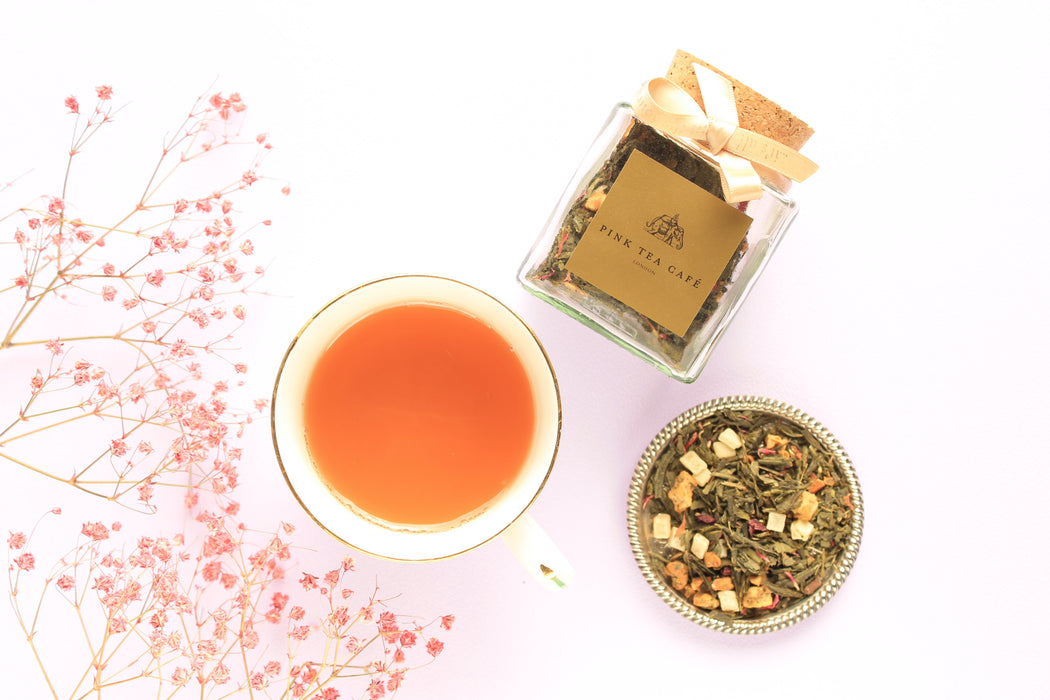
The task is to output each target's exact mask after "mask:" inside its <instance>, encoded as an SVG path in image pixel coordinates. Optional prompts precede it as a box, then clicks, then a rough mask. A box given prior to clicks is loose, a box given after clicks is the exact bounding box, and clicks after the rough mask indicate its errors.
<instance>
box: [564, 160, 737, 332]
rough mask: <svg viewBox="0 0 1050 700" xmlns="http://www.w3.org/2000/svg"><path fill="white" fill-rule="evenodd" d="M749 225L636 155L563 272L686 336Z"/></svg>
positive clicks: (733, 211)
mask: <svg viewBox="0 0 1050 700" xmlns="http://www.w3.org/2000/svg"><path fill="white" fill-rule="evenodd" d="M750 226H751V217H749V216H748V215H747V214H744V213H743V212H741V211H740V210H738V209H737V208H736V207H734V206H732V205H731V204H727V203H726V202H724V201H722V200H721V199H719V198H718V197H716V196H714V195H713V194H711V193H710V192H708V191H707V190H705V189H703V188H702V187H699V186H697V185H696V184H694V183H692V182H690V181H689V180H687V179H685V178H684V177H682V176H681V175H678V174H677V173H675V172H673V171H672V170H670V169H669V168H667V167H665V166H663V165H661V164H660V163H658V162H657V161H655V160H653V159H652V158H650V157H649V156H647V155H645V154H644V153H642V152H640V151H634V152H633V153H632V154H631V155H630V157H629V158H628V159H627V163H626V165H624V167H623V170H622V171H621V172H620V176H619V177H618V178H616V181H615V182H614V183H613V185H612V187H611V188H610V189H609V192H608V194H607V195H606V197H605V200H604V201H603V202H602V203H601V206H600V207H599V209H598V211H597V212H596V213H595V215H594V218H593V219H592V220H591V223H590V225H589V226H588V227H587V230H586V231H584V233H583V236H582V237H581V238H580V242H579V244H578V245H577V246H576V250H575V251H573V254H572V256H571V257H570V258H569V261H568V263H567V267H568V269H569V271H570V272H571V273H572V274H574V275H578V276H579V277H582V278H583V279H585V280H587V281H588V282H590V283H591V284H593V285H594V286H596V287H598V288H599V289H601V290H602V291H604V292H605V293H606V294H609V295H610V296H612V297H614V298H616V299H617V300H619V301H620V302H622V303H624V304H626V305H627V306H630V307H631V308H633V309H634V310H635V311H637V312H638V313H640V314H642V315H643V316H647V317H648V318H649V319H651V320H652V321H655V322H656V323H658V324H660V325H661V326H664V327H665V328H667V329H669V330H670V331H671V332H672V333H674V334H675V335H678V336H684V335H685V334H686V331H688V330H689V325H690V324H691V323H692V321H693V319H694V318H696V315H697V313H698V312H699V311H700V307H701V306H702V305H703V303H704V301H705V300H706V299H707V297H708V295H709V294H710V293H711V289H712V287H713V286H714V284H715V282H716V281H717V280H718V277H719V275H721V274H722V271H723V270H724V269H725V267H726V265H728V264H729V260H730V258H732V256H733V253H734V252H735V251H736V249H737V248H738V247H739V246H740V243H741V241H742V240H743V239H744V236H745V235H746V234H747V230H748V228H749V227H750Z"/></svg>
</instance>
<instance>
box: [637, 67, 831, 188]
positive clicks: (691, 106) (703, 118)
mask: <svg viewBox="0 0 1050 700" xmlns="http://www.w3.org/2000/svg"><path fill="white" fill-rule="evenodd" d="M693 71H694V72H695V73H696V79H697V82H698V83H699V85H700V94H701V95H702V96H703V98H704V106H705V107H707V112H706V113H705V112H704V110H703V108H701V107H700V105H699V104H697V103H696V100H694V99H693V98H692V97H691V96H690V95H689V93H688V92H686V91H685V90H683V89H682V88H681V87H679V86H678V85H676V84H675V83H672V82H671V81H670V80H667V79H666V78H654V79H652V80H650V81H649V82H648V83H646V84H645V85H644V86H643V87H642V89H641V90H640V91H639V92H638V94H637V95H636V96H635V99H634V102H633V104H632V107H633V108H634V111H635V114H636V115H637V116H638V118H639V119H641V120H642V121H644V122H646V123H647V124H649V125H650V126H653V127H655V128H657V129H659V130H660V131H663V132H664V133H667V134H671V135H673V136H678V137H682V138H688V139H693V140H695V141H697V142H699V143H700V144H701V145H702V146H704V147H705V148H706V149H707V150H708V151H710V153H711V155H712V156H713V157H714V159H715V161H716V162H717V163H718V165H719V170H720V175H721V178H722V191H723V193H724V195H725V200H726V201H727V202H730V203H737V202H746V201H748V200H752V199H758V198H759V197H761V196H762V180H761V178H760V177H759V176H758V173H757V172H756V171H755V168H754V165H752V164H756V165H761V166H763V167H766V168H769V169H770V170H774V171H776V172H778V173H780V174H781V175H785V176H787V177H789V178H791V179H792V180H794V181H795V182H802V181H803V180H805V179H806V178H807V177H809V176H810V175H812V174H813V173H815V172H816V171H817V165H816V163H814V162H813V161H811V160H810V159H808V158H806V157H805V156H803V155H801V154H800V153H799V152H798V151H795V150H793V149H791V148H788V147H787V146H785V145H784V144H782V143H780V142H779V141H776V140H774V139H771V138H769V137H767V136H763V135H762V134H757V133H755V132H754V131H748V130H747V129H742V128H741V127H740V123H739V121H738V119H737V107H736V98H735V97H734V96H733V84H732V83H731V82H729V81H728V80H726V79H725V78H724V77H722V76H721V75H719V74H718V73H715V72H714V71H712V70H710V69H708V68H705V67H704V66H701V65H699V64H697V63H694V64H693Z"/></svg>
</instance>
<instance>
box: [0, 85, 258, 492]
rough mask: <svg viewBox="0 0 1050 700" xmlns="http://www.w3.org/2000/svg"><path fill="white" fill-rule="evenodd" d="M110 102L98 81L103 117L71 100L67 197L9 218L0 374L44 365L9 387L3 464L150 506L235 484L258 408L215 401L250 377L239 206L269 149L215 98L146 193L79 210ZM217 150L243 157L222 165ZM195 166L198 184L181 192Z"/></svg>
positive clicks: (4, 237)
mask: <svg viewBox="0 0 1050 700" xmlns="http://www.w3.org/2000/svg"><path fill="white" fill-rule="evenodd" d="M113 94H114V91H113V88H112V87H111V86H108V85H101V86H97V87H96V88H95V95H96V96H97V100H98V101H97V104H96V106H95V107H94V109H93V110H87V109H86V108H84V107H83V106H82V105H81V104H80V102H79V101H78V100H77V98H76V97H72V96H71V97H69V98H67V99H66V103H65V104H66V107H67V109H68V110H69V111H70V112H71V113H73V114H74V115H76V116H75V117H73V118H74V121H75V124H74V131H73V138H72V145H71V148H70V149H69V155H68V162H67V166H66V173H65V177H64V178H63V179H62V181H61V182H60V188H59V189H58V191H56V192H53V193H50V194H46V195H43V196H41V197H40V198H39V199H38V204H37V205H36V206H30V207H24V208H22V209H19V210H16V211H15V212H13V213H12V214H11V215H9V216H7V217H3V218H0V221H2V222H4V224H3V225H4V226H6V227H8V228H7V231H6V232H5V231H4V229H2V228H0V243H2V242H4V241H9V242H10V243H9V244H8V245H3V246H0V280H2V279H8V280H10V284H9V286H6V287H3V286H0V371H4V370H5V369H6V368H7V367H8V366H10V365H11V364H14V362H12V363H8V362H5V360H6V359H8V358H10V359H11V360H13V361H17V363H18V364H20V365H24V364H25V363H26V362H35V363H36V364H37V367H36V368H34V369H33V370H31V372H30V376H29V383H28V386H27V385H25V384H22V383H21V382H19V381H16V382H14V384H18V385H19V386H22V387H26V388H25V390H24V393H20V392H18V391H11V392H6V396H5V397H3V398H0V463H5V462H6V463H7V464H9V465H16V466H20V467H23V468H26V469H28V470H30V471H32V472H34V473H37V474H40V475H41V476H43V477H45V478H50V479H52V480H54V481H57V482H63V483H67V484H69V485H71V486H73V487H74V488H75V489H78V490H80V491H84V492H88V493H93V494H95V495H98V496H102V497H103V498H106V499H108V500H112V501H117V502H120V503H122V504H124V505H127V506H130V507H133V508H135V509H139V510H146V511H149V510H152V509H153V508H154V507H155V503H154V497H155V495H156V489H157V488H159V487H162V486H166V485H170V484H175V485H179V486H182V487H186V486H188V487H190V488H193V489H198V490H207V491H212V492H215V493H219V494H227V495H228V494H229V492H230V490H231V489H232V488H234V487H235V486H236V483H237V478H238V471H237V466H238V465H237V463H236V462H237V460H236V459H233V458H231V457H230V456H229V455H228V451H229V447H230V439H231V436H234V435H237V434H240V433H241V432H242V431H243V428H244V426H245V425H246V424H247V423H249V422H251V421H252V420H253V417H254V416H257V415H258V413H259V412H260V411H262V410H263V409H264V406H263V405H262V404H260V403H258V402H256V403H255V405H254V406H253V405H252V404H251V399H245V400H243V403H242V402H241V400H240V399H238V401H236V402H235V401H226V402H223V403H221V404H217V403H215V402H209V401H207V398H206V397H207V396H208V395H209V394H210V393H211V387H214V386H217V385H219V384H221V383H223V382H228V381H229V380H228V377H229V376H237V375H243V374H245V373H246V372H248V365H247V363H245V362H243V361H238V360H236V359H234V358H232V357H231V354H232V347H233V345H234V344H233V342H232V339H233V337H234V334H235V333H236V332H237V330H238V329H239V328H240V327H241V325H242V324H243V322H244V321H245V319H246V317H247V309H246V305H245V303H243V301H242V300H243V299H246V295H247V294H248V293H250V291H251V290H252V288H253V285H254V284H255V283H256V281H257V280H258V278H259V277H260V276H261V275H262V273H263V268H262V267H261V266H254V265H248V264H247V263H246V260H245V259H246V258H247V257H248V256H250V255H252V254H254V252H255V242H254V241H253V240H252V238H250V237H249V236H250V234H251V232H252V231H253V229H254V227H255V226H256V225H257V224H253V223H252V222H247V223H246V222H244V221H242V220H241V217H242V216H247V214H244V211H245V210H246V209H247V208H248V207H245V206H242V205H239V204H238V201H239V199H240V198H241V197H242V195H243V194H244V192H245V190H246V189H247V188H248V187H249V186H251V187H252V188H253V189H254V188H257V187H259V186H260V185H262V184H264V183H265V182H266V180H267V178H266V177H265V176H264V175H263V174H262V165H263V163H262V158H263V155H264V154H265V153H266V152H267V151H268V150H269V149H270V147H271V144H270V142H269V139H268V138H265V139H262V140H261V141H260V140H256V139H252V138H248V139H243V140H242V139H240V137H239V135H238V129H239V123H240V119H241V114H242V113H243V112H244V111H245V110H246V109H247V106H246V104H245V102H244V101H243V99H242V98H241V97H240V95H239V94H236V93H233V94H230V95H228V96H227V95H224V94H222V93H215V94H212V95H210V96H208V97H207V98H202V99H201V100H198V102H197V103H196V104H195V105H194V106H193V108H192V109H191V110H190V112H189V115H188V116H187V117H186V118H185V120H184V121H183V123H182V124H181V125H180V126H178V128H177V129H175V130H174V131H173V132H169V133H171V136H170V137H169V138H168V139H167V141H166V142H164V144H163V146H162V147H161V148H160V152H159V153H158V155H157V159H156V161H155V165H154V167H153V170H152V172H146V173H144V175H145V176H146V186H145V187H144V188H143V189H142V190H141V195H140V196H139V197H138V198H137V199H131V200H130V201H128V202H127V203H126V204H125V206H124V207H123V208H117V209H116V210H115V211H113V212H112V213H110V214H108V215H98V216H102V217H104V218H95V216H93V217H91V218H88V217H87V216H83V217H80V216H78V215H77V214H76V213H75V210H77V209H78V206H77V205H78V204H86V203H81V202H78V191H77V190H76V189H74V185H71V184H70V183H75V182H79V181H81V180H82V178H79V177H75V178H71V177H70V175H71V174H72V173H79V169H78V168H77V167H75V165H76V164H78V163H79V162H80V159H79V158H78V157H77V156H78V155H79V154H80V153H82V152H83V150H84V148H85V147H86V146H87V145H88V143H89V141H90V140H91V139H92V138H93V137H94V135H95V134H96V133H97V132H98V131H99V130H100V129H101V128H103V127H105V126H107V125H109V124H110V123H111V122H112V121H113V119H114V115H115V113H116V109H115V108H114V106H113V103H112V97H113ZM235 117H236V119H235ZM219 151H229V152H230V154H231V155H234V156H237V155H240V156H242V161H241V163H240V164H239V165H238V164H236V163H232V164H231V163H230V162H229V160H230V159H226V158H224V159H222V160H216V154H217V153H218V152H219ZM109 165H111V166H113V165H114V164H112V163H109ZM115 167H119V164H116V166H115ZM185 169H192V170H191V174H192V176H193V177H192V178H191V179H190V180H188V181H189V182H190V183H192V184H191V185H179V184H178V183H180V182H184V180H183V179H182V178H181V177H180V176H181V172H182V171H183V170H185ZM209 179H210V180H211V183H210V184H208V182H207V181H208V180H209ZM0 284H2V283H0ZM74 352H75V353H76V354H75V355H74V354H73V353H74ZM2 378H3V379H4V380H8V379H16V380H17V378H12V377H6V376H5V377H2ZM5 384H7V382H6V381H5ZM14 384H8V385H9V386H14ZM5 412H6V413H7V414H8V415H4V413H5ZM3 426H6V427H3ZM58 441H62V442H68V441H76V442H77V444H78V447H79V449H78V453H79V454H82V455H84V457H83V459H84V461H83V463H82V464H80V465H70V464H69V463H68V462H67V461H66V460H61V462H60V463H56V462H51V461H49V460H48V457H47V456H46V452H47V449H46V448H47V446H48V445H53V444H56V442H58ZM133 444H148V445H150V446H151V448H150V449H148V450H138V451H136V450H133V449H130V445H133ZM216 465H222V468H217V467H216Z"/></svg>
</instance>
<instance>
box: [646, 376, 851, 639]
mask: <svg viewBox="0 0 1050 700" xmlns="http://www.w3.org/2000/svg"><path fill="white" fill-rule="evenodd" d="M725 409H729V410H751V411H759V412H764V413H767V414H771V415H774V416H776V417H779V418H781V419H784V420H787V421H791V422H793V423H795V424H797V425H799V426H801V427H802V428H805V429H806V430H807V431H809V433H810V434H811V435H813V437H814V438H816V440H817V441H818V442H819V443H820V444H821V445H822V446H823V447H824V448H825V449H827V450H828V451H829V452H831V453H832V455H833V456H834V457H835V458H836V460H837V461H838V466H839V468H840V469H841V472H842V475H843V476H844V478H845V480H846V483H847V486H848V488H849V489H850V492H851V497H850V498H851V502H852V505H853V513H852V528H851V530H850V535H849V539H848V541H847V542H846V543H845V545H844V546H843V549H842V552H841V554H840V555H839V560H838V562H837V563H836V564H835V565H834V567H833V568H832V570H831V574H830V576H828V577H827V578H826V580H824V582H823V584H822V585H821V586H820V588H818V589H817V590H816V591H815V592H813V593H812V594H810V595H808V596H805V597H803V598H800V599H798V600H797V601H795V602H793V603H791V604H790V605H788V606H786V607H784V608H783V609H781V610H778V611H776V612H771V613H769V614H768V615H764V616H761V617H756V618H740V619H730V620H727V619H721V618H719V617H716V616H714V615H712V614H708V613H707V612H705V611H704V610H702V609H700V608H697V607H695V606H693V605H692V604H691V603H690V602H689V601H687V600H685V599H684V598H683V597H682V596H681V595H680V594H679V593H677V592H676V591H675V590H674V589H673V588H671V586H670V585H669V584H668V583H667V581H666V578H665V576H664V575H663V573H662V572H661V571H660V570H659V569H658V568H655V567H654V564H653V562H652V558H651V556H650V552H649V539H650V538H649V537H648V535H647V533H646V531H645V524H644V521H645V517H644V516H643V512H642V509H643V500H644V493H645V485H646V483H647V482H648V480H649V478H650V476H651V474H652V471H653V468H654V465H655V461H656V459H657V457H658V456H659V455H660V454H661V453H662V452H663V450H664V448H665V447H666V446H667V445H668V443H669V442H670V441H671V440H672V439H674V437H675V436H676V435H677V434H678V433H679V431H681V430H682V429H683V428H685V427H686V426H690V427H691V426H693V425H694V424H695V423H696V422H697V421H701V420H703V419H704V418H706V417H708V416H711V415H713V414H715V413H717V412H719V411H722V410H725ZM863 524H864V503H863V500H862V498H861V491H860V483H859V482H858V480H857V474H856V472H855V471H854V468H853V463H852V462H851V461H850V458H849V456H848V455H847V454H846V451H845V450H844V449H843V448H842V445H841V444H839V442H838V440H836V439H835V436H833V435H832V434H831V433H830V432H829V431H828V430H827V428H825V427H824V426H823V425H821V424H820V423H819V422H818V421H817V420H816V419H814V418H812V417H810V416H809V415H807V414H805V413H803V412H802V411H800V410H799V409H797V408H795V407H793V406H790V405H788V404H786V403H784V402H782V401H776V400H773V399H767V398H761V397H755V396H731V397H726V398H721V399H715V400H713V401H708V402H706V403H703V404H701V405H699V406H696V407H694V408H692V409H690V410H688V411H686V412H685V413H683V414H681V415H679V416H678V417H677V418H675V419H674V420H673V421H671V422H670V423H669V424H668V425H667V426H665V427H664V429H663V430H661V431H660V432H659V434H657V435H656V437H655V438H653V440H652V442H650V443H649V446H648V447H647V448H646V450H645V452H644V453H643V454H642V457H641V460H640V461H639V462H638V466H637V468H636V469H635V473H634V477H633V478H632V479H631V486H630V490H629V492H628V500H627V530H628V535H629V537H630V541H631V549H632V551H633V552H634V556H635V559H636V560H637V562H638V567H639V568H640V569H641V571H642V575H643V576H644V577H645V580H646V581H648V582H649V585H650V586H652V588H653V590H654V591H656V593H657V595H659V596H660V598H661V599H662V600H663V601H664V602H665V603H667V604H668V605H669V606H670V607H671V608H672V609H673V610H675V611H677V612H678V613H680V614H681V615H682V616H683V617H685V618H687V619H689V620H692V621H693V622H695V623H697V624H699V625H702V626H704V627H708V628H710V629H714V630H718V631H720V632H728V633H732V634H761V633H764V632H773V631H775V630H780V629H784V628H785V627H789V626H791V625H793V624H795V623H797V622H799V621H800V620H803V619H805V618H806V617H808V616H810V615H812V614H813V613H814V612H816V611H817V610H818V609H820V607H821V606H823V605H824V604H825V603H827V602H828V600H830V599H831V597H832V596H833V595H835V593H836V592H837V591H838V590H839V588H840V587H841V586H842V583H843V582H844V581H845V580H846V576H847V575H848V574H849V572H850V569H852V568H853V563H854V562H855V561H856V558H857V552H858V550H859V549H860V540H861V531H862V529H863Z"/></svg>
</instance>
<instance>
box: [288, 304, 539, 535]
mask: <svg viewBox="0 0 1050 700" xmlns="http://www.w3.org/2000/svg"><path fill="white" fill-rule="evenodd" d="M304 410H305V416H304V418H305V424H306V440H307V444H308V446H309V450H310V454H311V456H312V458H313V461H314V463H315V464H316V466H317V468H318V470H319V472H320V474H321V476H322V477H323V478H324V479H325V481H327V482H328V484H329V485H330V486H332V487H333V488H334V489H335V490H337V491H338V492H339V493H341V494H342V495H343V496H345V497H346V498H347V499H348V500H350V501H351V502H353V503H354V504H355V505H356V506H357V507H359V508H361V509H362V510H364V511H366V512H368V513H371V514H372V515H374V516H376V517H377V518H381V519H383V520H387V521H390V522H393V523H406V524H417V525H418V524H439V523H445V522H448V521H451V520H455V519H457V518H459V517H462V516H464V515H466V514H468V513H470V512H472V511H474V510H476V509H477V508H479V507H481V506H483V505H485V503H487V502H488V501H489V500H491V499H492V498H493V497H495V496H497V495H498V494H499V493H500V492H501V491H502V490H503V489H505V488H506V487H507V486H509V485H510V484H511V483H512V482H513V481H514V479H515V477H516V476H517V474H518V473H519V472H520V471H521V469H522V467H523V466H524V464H525V460H526V457H527V455H528V452H529V448H530V445H531V442H532V434H533V427H534V423H535V416H534V408H533V396H532V389H531V388H530V386H529V381H528V377H527V376H526V374H525V369H524V368H523V367H522V365H521V362H520V360H519V359H518V357H517V355H515V353H514V351H513V349H512V348H511V347H510V346H509V345H508V343H507V341H506V340H504V339H503V337H502V336H500V335H499V334H498V333H496V332H495V331H494V330H492V329H491V328H489V327H488V326H487V325H485V324H484V323H482V322H481V321H479V320H477V319H475V318H473V317H471V316H468V315H466V314H464V313H461V312H459V311H456V310H454V309H450V308H447V307H441V306H432V305H427V304H409V305H404V306H395V307H391V308H388V309H383V310H381V311H377V312H376V313H374V314H372V315H370V316H366V317H365V318H363V319H361V320H360V321H358V322H357V323H355V324H354V325H352V326H351V327H350V328H348V329H347V330H346V331H344V332H343V334H342V335H341V336H339V337H338V338H337V339H336V340H335V342H333V343H332V345H331V346H330V347H329V348H328V349H327V350H325V352H324V353H323V354H322V356H321V358H320V359H319V361H318V363H317V366H316V367H315V368H314V371H313V374H312V376H311V378H310V382H309V384H308V386H307V390H306V397H305V403H304Z"/></svg>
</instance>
